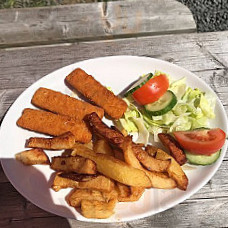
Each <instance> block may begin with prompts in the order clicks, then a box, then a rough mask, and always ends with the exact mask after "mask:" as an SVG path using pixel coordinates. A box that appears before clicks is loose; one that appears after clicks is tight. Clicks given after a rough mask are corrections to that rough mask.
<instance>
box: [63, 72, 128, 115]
mask: <svg viewBox="0 0 228 228" xmlns="http://www.w3.org/2000/svg"><path fill="white" fill-rule="evenodd" d="M66 81H67V82H68V83H69V84H70V85H71V86H72V87H74V88H75V89H76V90H78V91H79V92H80V93H81V94H83V95H84V96H85V97H87V98H88V99H90V100H91V101H93V102H94V103H95V104H97V105H98V106H100V107H102V108H103V109H104V110H105V112H106V113H107V114H108V115H109V116H110V117H112V118H114V119H119V118H120V117H121V116H122V115H123V114H124V112H125V111H126V109H127V104H126V102H125V101H124V100H122V99H121V98H119V97H118V96H116V95H114V94H113V92H111V91H109V90H108V89H107V88H106V87H104V86H103V85H101V84H100V83H99V82H98V81H96V80H95V79H94V78H93V77H92V76H91V75H88V74H87V73H86V72H85V71H83V70H82V69H80V68H77V69H75V70H74V71H73V72H71V73H70V74H69V75H68V76H67V77H66Z"/></svg>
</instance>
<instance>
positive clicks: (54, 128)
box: [17, 108, 92, 143]
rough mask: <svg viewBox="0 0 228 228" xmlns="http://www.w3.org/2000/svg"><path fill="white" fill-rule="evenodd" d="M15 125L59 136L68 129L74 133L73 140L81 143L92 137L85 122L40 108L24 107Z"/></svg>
mask: <svg viewBox="0 0 228 228" xmlns="http://www.w3.org/2000/svg"><path fill="white" fill-rule="evenodd" d="M17 125H18V126H20V127H22V128H25V129H28V130H32V131H36V132H40V133H44V134H48V135H53V136H59V135H62V134H64V133H66V132H68V131H70V132H72V133H73V134H74V136H75V141H78V142H82V143H87V142H89V141H90V140H91V138H92V134H91V132H90V131H89V129H88V128H87V126H86V124H85V122H83V121H81V120H76V119H74V118H71V117H68V116H61V115H57V114H53V113H51V112H46V111H41V110H35V109H29V108H27V109H25V110H24V111H23V113H22V116H21V117H20V118H19V119H18V121H17Z"/></svg>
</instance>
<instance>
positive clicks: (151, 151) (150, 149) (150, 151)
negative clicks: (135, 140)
mask: <svg viewBox="0 0 228 228" xmlns="http://www.w3.org/2000/svg"><path fill="white" fill-rule="evenodd" d="M157 150H158V148H157V147H155V146H152V145H147V146H146V148H145V151H146V152H147V153H148V154H149V155H150V156H151V157H155V155H156V152H157Z"/></svg>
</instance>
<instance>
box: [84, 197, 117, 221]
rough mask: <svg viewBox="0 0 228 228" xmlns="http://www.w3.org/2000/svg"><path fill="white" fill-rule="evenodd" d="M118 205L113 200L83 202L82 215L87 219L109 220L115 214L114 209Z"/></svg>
mask: <svg viewBox="0 0 228 228" xmlns="http://www.w3.org/2000/svg"><path fill="white" fill-rule="evenodd" d="M116 203H117V200H116V199H111V200H110V201H109V202H101V201H97V200H82V202H81V211H82V215H83V216H85V217H86V218H98V219H105V218H109V217H110V216H112V215H113V214H114V208H115V205H116Z"/></svg>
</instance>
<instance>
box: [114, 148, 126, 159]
mask: <svg viewBox="0 0 228 228" xmlns="http://www.w3.org/2000/svg"><path fill="white" fill-rule="evenodd" d="M113 153H114V157H115V158H116V159H119V160H121V161H124V154H123V152H122V151H120V150H117V149H114V150H113Z"/></svg>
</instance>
